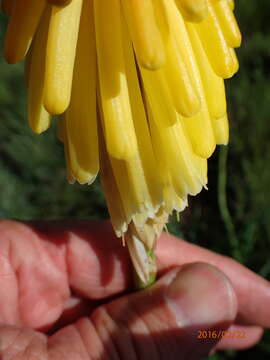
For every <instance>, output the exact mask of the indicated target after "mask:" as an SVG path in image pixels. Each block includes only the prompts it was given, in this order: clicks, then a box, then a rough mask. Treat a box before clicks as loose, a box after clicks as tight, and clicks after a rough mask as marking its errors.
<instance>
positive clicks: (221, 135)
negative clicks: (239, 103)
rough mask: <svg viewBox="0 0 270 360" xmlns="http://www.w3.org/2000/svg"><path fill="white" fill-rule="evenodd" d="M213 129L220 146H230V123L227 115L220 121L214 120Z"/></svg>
mask: <svg viewBox="0 0 270 360" xmlns="http://www.w3.org/2000/svg"><path fill="white" fill-rule="evenodd" d="M212 124H213V128H214V133H215V138H216V143H217V144H218V145H228V143H229V122H228V116H227V114H226V115H224V116H223V117H221V118H219V119H214V120H213V122H212Z"/></svg>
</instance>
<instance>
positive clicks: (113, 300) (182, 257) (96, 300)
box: [0, 220, 270, 360]
mask: <svg viewBox="0 0 270 360" xmlns="http://www.w3.org/2000/svg"><path fill="white" fill-rule="evenodd" d="M157 256H158V260H159V261H158V263H159V277H160V278H159V280H158V281H157V283H156V284H155V285H154V286H153V287H151V288H149V289H146V290H143V291H140V292H133V293H132V292H130V290H131V286H132V269H131V266H130V262H129V258H128V253H127V250H126V249H125V248H124V247H122V245H121V242H120V241H119V239H116V238H115V237H114V235H113V232H112V229H111V227H110V225H109V223H107V222H106V223H89V222H76V223H66V222H65V223H64V222H63V223H59V222H48V223H31V224H30V223H28V224H23V223H18V222H13V221H7V220H3V221H1V222H0V358H1V359H3V360H15V358H16V360H25V359H27V360H30V359H39V360H45V359H46V360H47V359H49V360H60V359H67V360H88V359H89V360H105V359H115V360H118V359H128V360H136V359H140V360H143V359H151V360H152V359H153V360H155V359H160V360H161V359H166V360H170V359H172V360H173V359H179V356H181V359H191V360H195V359H200V358H201V357H202V356H204V355H206V354H208V353H209V351H211V350H213V349H218V348H228V347H229V348H235V349H238V348H245V347H249V346H252V345H254V344H255V343H256V342H257V341H258V340H259V339H260V337H261V334H262V331H263V328H267V327H268V328H269V326H270V312H269V301H270V286H269V283H268V282H267V281H266V280H264V279H262V278H260V277H259V276H257V275H255V274H254V273H252V272H251V271H249V270H248V269H246V268H244V267H243V266H241V265H239V264H237V263H236V262H235V261H233V260H231V259H229V258H226V257H223V256H221V255H218V254H214V253H212V252H210V251H208V250H205V249H202V248H200V247H197V246H195V245H192V244H188V243H186V242H185V241H183V240H179V239H176V238H175V237H173V236H170V235H168V234H164V235H163V236H162V237H161V239H160V240H159V241H158V245H157ZM206 263H208V264H206ZM218 269H219V270H218ZM224 274H226V276H225V275H224ZM229 279H230V280H229ZM227 328H229V330H228V331H227V334H228V335H230V334H236V331H241V332H242V334H244V335H245V336H244V337H243V338H240V339H236V338H235V339H229V338H226V339H225V338H224V339H223V340H221V341H220V342H218V341H219V339H214V338H213V336H212V335H210V336H208V338H206V339H199V338H198V337H199V332H200V331H203V330H207V331H210V333H209V334H214V331H215V330H216V331H217V333H218V332H219V331H220V330H225V329H227ZM228 337H229V336H228Z"/></svg>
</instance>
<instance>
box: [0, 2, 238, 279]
mask: <svg viewBox="0 0 270 360" xmlns="http://www.w3.org/2000/svg"><path fill="white" fill-rule="evenodd" d="M2 7H3V9H4V10H5V11H6V12H8V13H9V14H10V19H9V24H8V29H7V34H6V41H5V57H6V59H7V61H8V62H9V63H16V62H18V61H21V60H23V59H24V58H25V56H26V76H27V86H28V116H29V124H30V126H31V128H32V130H33V131H34V132H36V133H41V132H43V131H45V130H46V129H47V128H48V127H49V125H50V121H51V115H60V117H59V119H58V120H57V121H58V129H59V132H58V133H59V138H60V140H62V141H63V143H64V146H65V154H66V162H67V169H68V179H69V181H70V182H74V181H76V180H77V181H78V182H79V183H81V184H85V183H88V184H90V183H92V182H93V181H94V179H95V178H96V176H97V174H98V172H99V168H101V179H102V183H103V187H104V190H105V194H106V198H107V203H108V207H109V211H110V214H111V219H112V223H113V226H114V228H115V231H116V234H117V235H118V236H121V235H123V234H125V233H126V232H127V233H129V232H130V231H131V233H132V236H131V238H132V239H133V240H132V241H130V242H128V245H129V247H130V249H131V253H132V254H136V253H138V254H139V255H138V256H133V257H134V258H133V261H134V263H135V265H136V268H138V269H139V271H140V269H141V271H142V272H143V271H144V270H142V269H143V268H144V265H143V263H144V262H145V261H146V260H145V259H144V258H143V255H142V253H143V252H144V251H142V250H141V248H140V247H141V246H142V244H143V247H144V249H145V248H146V249H152V248H153V245H154V242H155V238H156V236H157V235H158V234H159V233H160V231H161V230H162V228H163V225H164V223H165V222H166V220H167V217H168V214H170V213H171V212H172V211H173V210H174V209H175V210H176V211H181V210H183V209H184V207H185V206H186V204H187V197H188V195H196V194H197V193H199V192H200V191H201V189H202V187H206V184H207V158H209V157H210V156H211V154H212V153H213V151H214V149H215V147H216V144H227V142H228V119H227V112H226V98H225V89H224V80H223V79H225V78H230V77H231V76H233V75H234V74H235V72H236V71H237V70H238V61H237V58H236V55H235V51H234V48H235V47H238V46H239V45H240V42H241V35H240V32H239V29H238V26H237V23H236V21H235V17H234V14H233V7H234V3H233V1H231V0H69V1H67V0H66V1H63V0H3V2H2ZM141 243H142V244H141ZM136 262H137V264H136ZM140 262H141V263H140ZM143 277H144V278H145V277H147V275H145V274H144V275H141V278H143Z"/></svg>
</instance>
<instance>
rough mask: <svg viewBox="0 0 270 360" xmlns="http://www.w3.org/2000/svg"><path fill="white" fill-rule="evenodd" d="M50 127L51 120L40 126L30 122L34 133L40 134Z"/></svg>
mask: <svg viewBox="0 0 270 360" xmlns="http://www.w3.org/2000/svg"><path fill="white" fill-rule="evenodd" d="M49 127H50V121H48V123H47V124H42V125H40V126H32V125H31V124H30V128H31V130H32V131H33V133H34V134H37V135H40V134H42V133H44V132H45V131H47V130H48V129H49Z"/></svg>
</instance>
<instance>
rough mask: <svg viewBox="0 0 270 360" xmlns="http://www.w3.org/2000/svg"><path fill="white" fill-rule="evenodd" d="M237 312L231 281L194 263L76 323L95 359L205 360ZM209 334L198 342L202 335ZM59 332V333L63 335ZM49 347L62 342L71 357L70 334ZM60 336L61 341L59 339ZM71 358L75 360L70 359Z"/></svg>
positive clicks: (216, 271)
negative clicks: (219, 333) (205, 332)
mask: <svg viewBox="0 0 270 360" xmlns="http://www.w3.org/2000/svg"><path fill="white" fill-rule="evenodd" d="M236 311H237V303H236V297H235V294H234V291H233V289H232V286H231V284H230V282H229V280H228V279H227V278H226V277H225V275H223V273H221V272H220V271H219V270H217V269H216V268H215V267H213V266H211V265H208V264H204V263H194V264H189V265H185V266H183V267H181V268H176V269H174V270H172V271H170V272H169V273H167V274H166V275H165V276H164V277H163V278H161V279H160V280H159V281H158V282H157V283H156V284H155V285H154V286H153V287H151V288H149V289H146V290H144V291H140V292H137V293H135V294H132V295H128V296H124V297H122V298H120V299H117V300H114V301H112V302H111V303H109V304H106V305H103V306H101V307H99V308H98V309H96V310H95V312H94V313H93V314H92V316H91V318H90V319H89V318H88V319H81V320H79V321H78V322H77V323H76V324H75V328H76V332H77V334H78V333H79V334H80V337H81V339H83V344H84V346H85V350H86V352H87V353H88V354H91V356H90V358H91V359H104V360H105V359H116V360H117V359H130V360H136V359H140V360H144V359H153V360H155V359H160V360H163V359H164V360H165V359H166V360H170V359H171V360H174V359H175V360H176V359H177V360H178V359H179V358H180V357H181V359H183V360H184V359H189V360H194V359H201V358H202V357H203V356H205V355H207V354H208V353H209V351H210V350H211V349H212V348H213V347H214V346H215V345H216V343H217V342H218V340H219V339H217V338H215V339H213V338H214V337H216V336H212V334H213V331H214V330H215V334H216V333H218V332H219V331H220V332H221V331H222V330H225V329H227V328H228V327H229V326H230V325H231V323H232V322H233V320H234V318H235V315H236ZM201 331H207V334H209V335H207V336H206V337H204V338H202V339H200V332H201ZM60 333H61V332H60ZM60 333H58V334H55V335H54V336H53V338H54V339H51V341H50V342H49V344H50V346H51V349H50V350H51V352H52V354H53V353H54V352H55V353H58V349H57V347H58V346H63V341H65V345H66V346H67V347H68V348H67V349H65V351H66V353H67V354H72V351H73V350H74V347H73V345H72V340H71V339H72V338H74V337H73V336H72V334H73V335H74V332H73V331H71V332H70V341H69V340H68V339H67V338H68V336H67V335H68V334H66V333H65V331H62V337H63V338H62V339H61V334H60ZM57 337H58V339H57ZM67 340H68V341H67ZM71 358H72V356H71Z"/></svg>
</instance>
